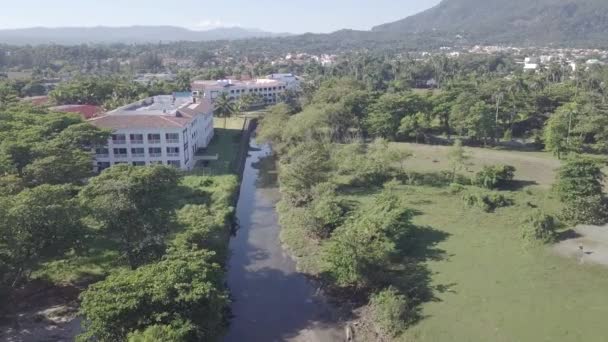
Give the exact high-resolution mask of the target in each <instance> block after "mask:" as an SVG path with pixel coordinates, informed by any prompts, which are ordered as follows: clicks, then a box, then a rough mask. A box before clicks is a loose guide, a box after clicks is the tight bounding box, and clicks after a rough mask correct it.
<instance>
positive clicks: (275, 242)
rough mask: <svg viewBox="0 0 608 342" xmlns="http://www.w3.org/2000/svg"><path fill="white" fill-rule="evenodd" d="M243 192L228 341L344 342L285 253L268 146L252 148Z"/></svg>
mask: <svg viewBox="0 0 608 342" xmlns="http://www.w3.org/2000/svg"><path fill="white" fill-rule="evenodd" d="M240 191H241V192H240V198H239V202H238V205H237V217H238V219H239V223H240V229H239V230H238V232H237V234H236V236H235V237H234V238H233V239H232V240H231V242H230V249H231V252H232V255H231V259H230V262H229V271H228V285H229V287H230V290H231V292H232V296H233V300H234V302H233V304H232V313H233V315H234V318H233V319H232V321H231V325H230V328H229V332H228V334H227V335H226V337H225V339H224V341H226V342H257V341H261V342H272V341H306V342H315V341H323V342H325V341H328V342H330V341H343V340H344V330H343V328H342V326H341V325H340V324H339V323H338V322H337V321H336V320H335V319H334V317H332V316H333V315H332V311H333V310H331V307H330V306H329V304H327V303H326V302H325V300H324V299H323V298H322V297H321V296H318V294H317V288H316V287H315V286H314V284H313V283H311V282H310V281H309V280H308V279H307V278H306V277H305V276H304V275H302V274H300V273H298V272H297V271H296V265H295V262H294V260H293V259H292V258H290V257H289V255H287V253H286V252H285V251H284V250H283V248H282V247H281V243H280V241H279V231H280V228H279V225H278V222H277V214H276V211H275V205H276V203H277V201H278V199H279V192H278V189H277V185H276V170H275V168H274V162H273V160H272V158H271V157H270V149H269V147H268V146H265V145H262V146H258V145H256V144H255V143H254V142H253V141H252V142H251V148H250V151H249V155H248V158H247V161H246V165H245V170H244V174H243V181H242V185H241V190H240Z"/></svg>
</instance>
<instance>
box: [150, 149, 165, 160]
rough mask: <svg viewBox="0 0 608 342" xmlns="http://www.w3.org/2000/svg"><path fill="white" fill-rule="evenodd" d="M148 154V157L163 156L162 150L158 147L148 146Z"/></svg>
mask: <svg viewBox="0 0 608 342" xmlns="http://www.w3.org/2000/svg"><path fill="white" fill-rule="evenodd" d="M148 155H150V158H159V157H162V156H163V150H162V149H161V148H160V147H150V148H149V149H148Z"/></svg>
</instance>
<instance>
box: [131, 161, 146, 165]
mask: <svg viewBox="0 0 608 342" xmlns="http://www.w3.org/2000/svg"><path fill="white" fill-rule="evenodd" d="M133 166H146V162H145V161H134V162H133Z"/></svg>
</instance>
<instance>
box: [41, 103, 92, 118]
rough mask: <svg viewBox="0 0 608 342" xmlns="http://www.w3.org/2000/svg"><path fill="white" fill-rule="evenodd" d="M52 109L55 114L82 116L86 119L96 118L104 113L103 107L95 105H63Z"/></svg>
mask: <svg viewBox="0 0 608 342" xmlns="http://www.w3.org/2000/svg"><path fill="white" fill-rule="evenodd" d="M50 109H51V110H52V111H55V112H64V113H76V114H80V116H82V117H83V118H84V119H91V118H94V117H96V116H98V115H100V114H101V113H102V112H103V109H102V108H101V107H99V106H93V105H63V106H56V107H51V108H50Z"/></svg>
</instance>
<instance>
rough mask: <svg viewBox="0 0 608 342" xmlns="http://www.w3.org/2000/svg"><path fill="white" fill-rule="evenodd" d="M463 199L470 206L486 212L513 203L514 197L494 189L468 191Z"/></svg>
mask: <svg viewBox="0 0 608 342" xmlns="http://www.w3.org/2000/svg"><path fill="white" fill-rule="evenodd" d="M462 199H463V201H464V203H465V205H466V206H467V207H469V208H479V209H481V210H483V211H484V212H486V213H491V212H494V211H495V210H496V209H498V208H503V207H508V206H511V205H513V199H511V198H508V197H506V196H505V195H503V194H501V193H498V192H493V191H470V192H466V193H465V194H464V195H463V196H462Z"/></svg>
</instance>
